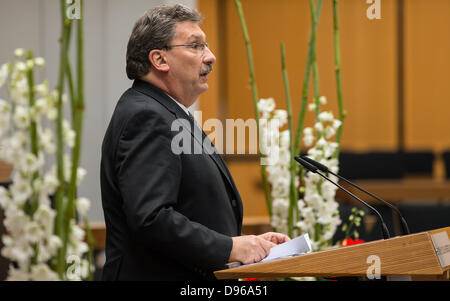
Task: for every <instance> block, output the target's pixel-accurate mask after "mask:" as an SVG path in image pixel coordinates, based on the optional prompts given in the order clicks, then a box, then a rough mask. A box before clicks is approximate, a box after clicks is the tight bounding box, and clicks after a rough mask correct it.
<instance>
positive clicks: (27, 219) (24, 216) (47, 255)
mask: <svg viewBox="0 0 450 301" xmlns="http://www.w3.org/2000/svg"><path fill="white" fill-rule="evenodd" d="M81 3H82V1H81ZM66 6H67V4H66V1H65V0H62V1H61V12H62V37H61V40H60V41H61V52H60V69H59V80H58V85H57V87H56V89H54V90H51V89H50V88H49V83H48V81H46V80H45V81H43V82H42V83H39V84H35V71H36V69H37V68H43V67H44V65H45V60H44V59H43V58H40V57H34V56H33V52H32V51H31V50H28V51H25V50H24V49H21V48H19V49H17V50H16V51H15V52H14V55H15V57H16V60H15V61H12V62H9V63H6V64H3V65H1V67H0V88H1V87H2V86H6V88H7V90H8V98H9V101H7V100H3V99H1V100H0V159H1V160H3V161H5V162H7V163H10V164H12V165H13V166H14V172H13V176H12V182H11V184H10V185H9V186H7V187H0V206H1V208H2V209H3V210H4V212H5V220H4V224H5V227H6V233H5V234H4V235H3V236H2V241H3V244H4V247H3V249H2V250H1V255H2V256H4V257H6V258H8V259H10V261H11V264H10V267H9V271H8V280H82V279H92V273H93V270H94V267H93V250H92V249H93V248H92V246H93V238H92V234H91V232H90V228H89V221H88V218H87V216H86V213H87V211H88V209H89V206H90V201H89V200H88V199H87V198H83V197H78V196H77V189H78V186H79V185H80V183H81V181H82V179H83V177H84V176H85V175H86V170H85V169H83V168H81V167H80V166H79V159H80V149H81V133H82V120H83V109H84V85H83V82H84V79H83V62H84V60H83V38H82V37H83V19H82V18H80V19H79V20H77V39H76V41H77V63H78V64H77V68H76V71H77V77H76V79H77V82H76V85H75V84H74V81H73V78H72V69H71V67H70V61H69V58H68V51H69V41H70V34H71V28H72V20H69V19H68V18H67V16H66ZM81 6H82V4H81ZM66 83H67V84H68V87H69V93H68V94H65V93H64V87H65V84H66ZM69 100H70V108H71V117H72V118H71V122H69V121H68V120H66V119H64V116H63V115H64V114H63V112H64V110H63V107H64V104H66V103H68V102H69ZM79 219H81V220H82V221H83V223H84V225H83V227H82V226H80V225H79V224H78V220H79ZM86 255H87V256H86Z"/></svg>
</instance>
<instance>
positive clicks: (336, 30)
mask: <svg viewBox="0 0 450 301" xmlns="http://www.w3.org/2000/svg"><path fill="white" fill-rule="evenodd" d="M333 29H334V59H335V71H336V87H337V99H338V107H339V120H340V121H341V126H340V127H339V128H338V130H337V134H336V142H337V144H338V147H337V148H336V151H335V153H334V154H333V156H334V157H336V158H337V157H338V156H339V149H340V145H341V137H342V128H343V124H344V118H345V115H346V113H345V110H344V102H343V100H342V82H341V55H340V43H339V18H338V1H337V0H333Z"/></svg>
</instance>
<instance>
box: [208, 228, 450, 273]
mask: <svg viewBox="0 0 450 301" xmlns="http://www.w3.org/2000/svg"><path fill="white" fill-rule="evenodd" d="M448 237H450V227H447V228H442V229H437V230H433V231H428V232H421V233H416V234H411V235H406V236H397V237H394V238H390V239H386V240H377V241H372V242H367V243H363V244H358V245H352V246H346V247H340V248H335V249H330V250H326V251H320V252H314V253H309V254H304V255H299V256H296V257H290V258H284V259H277V260H273V261H269V262H264V263H256V264H249V265H243V266H239V267H236V268H231V269H226V270H220V271H216V272H215V273H214V274H215V276H216V278H217V279H238V278H247V277H257V278H269V279H274V278H285V277H305V276H310V277H330V276H337V277H366V276H367V275H368V271H370V273H371V272H372V271H373V268H374V267H375V268H378V270H375V271H378V272H377V274H379V275H380V276H388V277H387V279H388V280H389V279H392V280H395V279H398V280H450V279H449V276H450V275H449V274H450V241H449V239H448Z"/></svg>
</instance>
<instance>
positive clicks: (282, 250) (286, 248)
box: [261, 233, 311, 262]
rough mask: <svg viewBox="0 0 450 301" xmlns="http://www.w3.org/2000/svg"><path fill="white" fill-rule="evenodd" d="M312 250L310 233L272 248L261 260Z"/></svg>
mask: <svg viewBox="0 0 450 301" xmlns="http://www.w3.org/2000/svg"><path fill="white" fill-rule="evenodd" d="M309 252H311V242H310V240H309V235H308V233H306V234H303V235H301V236H298V237H296V238H293V239H291V240H290V241H287V242H285V243H282V244H280V245H278V246H275V247H273V248H272V249H270V252H269V255H268V256H267V257H266V258H264V259H263V260H261V262H267V261H270V260H274V259H279V258H285V257H290V256H295V255H299V254H303V253H309Z"/></svg>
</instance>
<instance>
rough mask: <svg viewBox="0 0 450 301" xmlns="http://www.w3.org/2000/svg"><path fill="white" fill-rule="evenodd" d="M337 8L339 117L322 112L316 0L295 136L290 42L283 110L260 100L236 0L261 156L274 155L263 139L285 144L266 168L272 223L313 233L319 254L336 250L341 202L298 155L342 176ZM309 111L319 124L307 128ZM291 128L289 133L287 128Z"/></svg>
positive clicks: (284, 229) (291, 231) (292, 232)
mask: <svg viewBox="0 0 450 301" xmlns="http://www.w3.org/2000/svg"><path fill="white" fill-rule="evenodd" d="M332 4H333V21H334V22H333V25H334V26H333V29H334V42H335V72H336V84H337V99H338V107H339V116H338V118H334V116H333V113H332V112H328V111H322V110H321V109H322V106H323V105H325V104H326V102H327V99H326V97H324V96H320V89H319V77H318V64H317V54H316V32H317V27H318V20H319V15H320V11H321V7H322V0H318V1H317V3H316V1H314V0H310V8H311V19H312V29H311V34H310V38H309V47H308V56H307V60H306V69H305V76H304V82H303V88H302V99H301V103H300V112H299V116H298V124H297V128H296V131H295V132H294V125H293V113H292V105H291V103H292V101H291V96H290V89H289V81H288V73H287V69H286V64H285V48H284V43H281V71H282V75H283V82H284V90H285V96H286V107H287V110H277V109H276V104H275V101H274V100H273V99H272V98H262V99H260V98H259V97H258V92H257V87H256V80H255V74H254V66H253V57H252V49H251V43H250V38H249V34H248V31H247V26H246V23H245V18H244V13H243V9H242V5H241V3H240V1H239V0H235V5H236V8H237V11H238V15H239V18H240V22H241V27H242V32H243V36H244V40H245V46H246V49H247V58H248V65H249V71H250V85H251V87H252V95H253V104H254V108H255V116H256V121H257V125H258V126H259V128H258V133H259V139H260V157H261V158H265V157H266V156H267V153H268V152H267V150H265V149H264V143H262V142H263V141H273V139H275V140H276V141H279V142H278V144H277V145H276V146H275V147H276V148H277V150H278V153H279V158H278V160H277V161H275V163H274V164H271V165H269V166H265V165H263V164H262V165H261V177H262V182H263V187H264V194H265V198H266V204H267V209H268V212H269V216H270V217H271V225H272V227H273V228H274V229H275V230H276V231H278V232H283V233H286V234H287V235H289V236H291V237H293V236H297V235H299V234H301V233H308V234H309V236H310V238H311V240H312V247H313V250H315V251H317V250H320V249H324V248H327V247H330V246H331V244H332V237H333V235H334V233H335V232H336V229H337V227H338V225H339V224H340V223H341V220H340V218H339V211H338V204H337V202H336V201H335V192H336V188H335V186H333V185H332V184H330V183H328V182H324V180H323V179H321V178H319V176H318V175H313V174H310V173H306V171H305V170H304V169H303V168H301V167H300V166H298V164H297V163H296V162H295V160H294V156H296V155H299V154H300V150H304V151H305V152H306V153H307V155H308V156H309V157H311V158H312V159H314V160H316V161H319V162H321V163H322V164H324V165H326V166H328V167H329V168H330V169H331V170H332V171H333V172H335V173H337V172H338V169H339V164H338V163H339V162H338V155H339V146H340V139H341V136H342V127H343V121H344V117H345V115H346V113H345V110H344V108H343V100H342V89H341V76H340V52H339V26H338V14H337V12H338V9H337V1H336V0H333V2H332ZM311 77H312V78H313V84H314V85H313V86H314V97H313V101H312V103H310V104H309V105H308V95H309V83H310V78H311ZM308 109H309V111H312V112H314V113H315V117H316V121H315V124H314V125H313V126H312V127H304V118H305V113H306V111H307V110H308ZM273 119H278V120H279V123H278V125H279V126H278V127H276V128H275V129H271V130H266V128H265V127H264V126H262V125H264V123H266V122H270V121H271V120H273ZM286 124H287V129H285V130H282V128H283V126H284V125H286ZM302 135H303V137H302ZM267 136H270V137H267ZM277 139H278V140H277ZM302 142H303V145H302ZM269 153H270V152H269ZM269 162H271V160H269ZM332 178H333V177H332ZM334 180H336V179H334Z"/></svg>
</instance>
